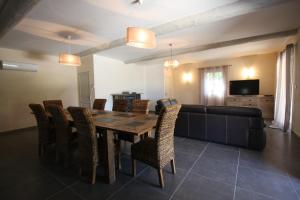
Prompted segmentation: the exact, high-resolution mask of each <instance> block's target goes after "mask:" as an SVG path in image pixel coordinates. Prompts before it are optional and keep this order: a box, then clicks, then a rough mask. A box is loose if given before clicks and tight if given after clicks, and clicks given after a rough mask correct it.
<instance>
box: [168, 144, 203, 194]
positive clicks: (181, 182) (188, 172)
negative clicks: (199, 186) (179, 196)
mask: <svg viewBox="0 0 300 200" xmlns="http://www.w3.org/2000/svg"><path fill="white" fill-rule="evenodd" d="M208 145H209V143H207V144H206V145H205V147H204V149H203V150H202V152H201V153H200V154H199V156H198V158H197V159H196V160H195V162H194V163H193V164H192V166H191V168H190V169H189V170H188V171H187V173H186V174H185V176H184V177H183V178H182V180H181V181H180V183H179V184H178V185H177V187H176V188H175V190H174V191H173V192H172V194H171V196H170V198H169V200H171V199H172V198H173V197H174V195H175V193H176V192H177V191H178V190H179V188H180V187H181V185H182V184H183V182H184V181H185V179H186V178H187V177H188V175H189V174H190V173H191V171H192V170H193V168H194V167H195V165H196V164H197V162H198V161H199V160H200V158H201V157H202V155H203V154H204V152H205V151H206V149H207V147H208Z"/></svg>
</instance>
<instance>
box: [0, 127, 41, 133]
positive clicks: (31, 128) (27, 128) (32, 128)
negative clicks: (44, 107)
mask: <svg viewBox="0 0 300 200" xmlns="http://www.w3.org/2000/svg"><path fill="white" fill-rule="evenodd" d="M36 128H37V127H36V126H31V127H26V128H20V129H14V130H9V131H2V132H0V134H12V133H18V132H21V131H30V130H34V129H36Z"/></svg>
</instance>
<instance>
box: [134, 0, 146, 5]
mask: <svg viewBox="0 0 300 200" xmlns="http://www.w3.org/2000/svg"><path fill="white" fill-rule="evenodd" d="M143 3H144V0H135V1H133V2H131V4H139V5H142V4H143Z"/></svg>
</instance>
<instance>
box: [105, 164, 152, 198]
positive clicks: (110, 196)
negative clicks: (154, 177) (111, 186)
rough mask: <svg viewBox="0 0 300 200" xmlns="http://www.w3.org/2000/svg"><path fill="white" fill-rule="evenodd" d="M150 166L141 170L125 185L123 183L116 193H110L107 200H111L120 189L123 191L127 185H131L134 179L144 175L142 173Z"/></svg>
mask: <svg viewBox="0 0 300 200" xmlns="http://www.w3.org/2000/svg"><path fill="white" fill-rule="evenodd" d="M149 168H150V167H145V169H143V170H142V171H140V172H139V173H138V174H137V175H136V176H135V177H133V178H132V179H130V180H129V181H128V182H127V183H125V184H124V185H122V186H121V187H120V188H119V189H117V190H116V191H115V192H114V193H112V194H111V195H109V196H108V197H107V198H106V200H109V199H111V198H113V197H114V196H115V195H116V194H117V193H119V192H120V191H122V190H123V189H124V188H125V187H126V186H127V185H129V184H130V183H132V182H133V181H135V180H136V179H137V178H138V177H139V176H141V175H142V173H144V172H145V171H146V170H147V169H149Z"/></svg>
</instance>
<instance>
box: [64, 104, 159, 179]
mask: <svg viewBox="0 0 300 200" xmlns="http://www.w3.org/2000/svg"><path fill="white" fill-rule="evenodd" d="M67 115H68V118H69V120H70V121H73V119H72V117H71V115H70V114H67ZM92 116H93V121H94V124H95V126H96V127H97V128H101V130H103V135H104V145H105V147H104V151H105V153H104V156H105V158H104V160H105V161H106V162H104V165H105V166H104V169H105V177H106V182H107V183H109V184H112V183H114V182H115V181H116V172H115V169H116V167H115V151H114V148H115V146H114V132H115V131H122V132H124V133H126V134H130V135H134V136H141V135H144V134H145V133H147V132H151V130H152V129H153V128H154V127H155V126H156V121H157V116H156V115H154V114H139V113H129V112H115V111H101V110H92ZM101 133H102V131H101Z"/></svg>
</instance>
